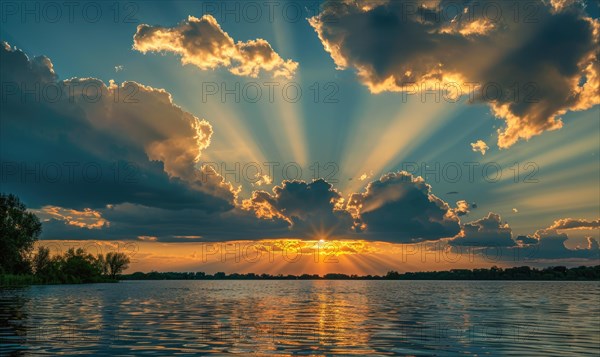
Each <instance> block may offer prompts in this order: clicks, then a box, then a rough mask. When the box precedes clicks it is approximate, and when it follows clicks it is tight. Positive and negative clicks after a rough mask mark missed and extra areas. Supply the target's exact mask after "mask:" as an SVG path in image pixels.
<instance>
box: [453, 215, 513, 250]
mask: <svg viewBox="0 0 600 357" xmlns="http://www.w3.org/2000/svg"><path fill="white" fill-rule="evenodd" d="M449 244H450V245H452V246H470V247H510V246H514V245H515V242H514V241H513V239H512V231H511V229H510V227H509V226H508V224H506V223H502V219H501V218H500V215H498V214H495V213H492V212H490V213H488V215H487V216H486V217H484V218H481V219H479V220H476V221H473V222H469V223H465V224H464V225H463V226H462V230H461V232H460V234H459V235H458V236H457V237H455V238H454V239H452V240H451V241H450V242H449Z"/></svg>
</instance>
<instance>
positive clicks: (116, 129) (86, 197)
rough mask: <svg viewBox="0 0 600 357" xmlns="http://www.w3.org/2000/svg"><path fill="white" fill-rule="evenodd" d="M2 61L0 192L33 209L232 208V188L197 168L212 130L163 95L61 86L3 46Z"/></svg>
mask: <svg viewBox="0 0 600 357" xmlns="http://www.w3.org/2000/svg"><path fill="white" fill-rule="evenodd" d="M0 51H1V55H2V56H1V64H2V66H1V67H2V68H1V75H2V79H3V105H2V108H1V109H0V114H1V115H2V119H3V130H2V133H1V135H2V143H1V145H2V159H3V163H2V164H3V169H4V170H5V171H4V176H3V190H9V191H14V192H25V194H24V197H23V198H24V199H27V201H28V204H29V205H30V206H31V205H33V206H34V207H35V206H37V207H41V206H59V207H65V208H68V209H76V210H81V209H84V208H90V209H96V208H101V207H104V206H105V205H107V204H118V203H123V202H132V203H138V204H143V205H157V206H161V207H166V206H169V207H172V208H182V207H186V206H189V205H191V206H194V207H197V208H202V209H204V210H207V211H219V210H227V209H231V208H232V207H233V204H234V201H235V195H236V193H235V191H234V190H233V188H232V187H231V185H228V184H226V183H225V182H224V180H223V178H222V177H220V176H219V175H217V174H216V173H214V174H210V175H207V174H206V173H207V172H206V171H207V170H209V169H205V168H197V167H196V166H197V163H198V161H199V158H200V156H201V155H202V151H203V150H205V149H206V148H207V147H208V146H209V145H210V138H211V136H212V127H211V125H210V124H209V123H208V122H207V121H206V120H203V119H199V118H197V117H195V116H194V115H192V114H190V113H188V112H185V111H183V110H182V109H181V108H180V107H179V106H177V105H176V104H174V102H173V99H172V97H171V95H170V94H169V93H168V92H167V91H165V90H163V89H156V88H152V87H149V86H144V85H142V84H139V83H136V82H124V83H122V84H121V85H118V84H116V83H114V82H112V81H111V82H110V83H109V84H108V85H106V84H105V83H104V82H102V81H100V80H98V79H94V78H71V79H67V80H58V78H57V75H56V73H55V72H54V68H53V66H52V62H51V61H50V60H49V59H48V58H46V57H35V58H33V59H29V58H28V57H27V56H26V55H25V53H23V52H22V51H20V50H18V49H12V48H10V46H9V45H8V44H6V43H4V44H3V46H2V47H1V48H0ZM32 88H33V89H36V88H37V89H36V90H34V91H33V92H34V93H33V94H31V93H32ZM26 91H29V93H30V94H27V92H26ZM28 172H29V174H28ZM28 175H29V176H28ZM32 180H33V181H34V182H35V184H32Z"/></svg>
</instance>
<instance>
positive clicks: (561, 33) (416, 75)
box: [309, 0, 600, 148]
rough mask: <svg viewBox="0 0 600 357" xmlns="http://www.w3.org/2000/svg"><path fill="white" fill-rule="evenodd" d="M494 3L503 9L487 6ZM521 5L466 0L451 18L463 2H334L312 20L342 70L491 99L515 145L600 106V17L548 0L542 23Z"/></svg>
mask: <svg viewBox="0 0 600 357" xmlns="http://www.w3.org/2000/svg"><path fill="white" fill-rule="evenodd" d="M492 2H493V5H494V7H495V8H496V9H498V12H499V13H500V14H501V15H503V16H498V18H495V17H493V16H491V15H490V14H488V13H487V12H485V11H481V9H482V8H483V9H485V8H486V5H487V3H492ZM430 5H433V6H430ZM514 5H515V4H513V3H509V2H496V1H492V0H487V1H482V2H479V3H478V7H475V6H473V5H470V4H467V3H465V4H464V6H463V5H461V6H462V7H464V11H458V12H457V13H456V14H455V15H456V16H452V17H450V16H448V14H449V13H453V12H452V10H453V9H454V11H455V12H456V8H457V7H458V6H457V4H455V3H454V4H449V5H448V8H446V7H445V6H446V5H445V4H444V2H440V3H434V4H429V2H425V1H423V2H416V3H415V2H414V1H412V2H408V3H407V2H406V1H380V2H378V3H376V4H371V6H362V4H360V3H359V2H353V1H344V2H339V1H328V2H326V3H325V4H324V6H323V10H322V12H321V13H320V14H319V15H317V16H314V17H312V18H310V19H309V23H310V24H311V26H312V27H313V28H314V29H315V31H316V32H317V34H318V37H319V39H320V40H321V42H322V44H323V46H324V48H325V50H326V51H327V52H329V54H330V55H331V58H332V59H333V61H334V62H335V64H336V65H337V68H338V69H346V68H353V69H355V70H356V71H357V74H358V77H359V79H360V81H361V82H362V83H363V84H364V85H366V86H367V87H368V88H369V89H370V90H371V92H373V93H380V92H384V91H388V92H413V91H418V92H419V91H420V92H424V91H429V90H432V89H433V90H438V91H441V92H444V93H447V95H448V98H449V99H448V100H450V101H453V100H454V99H456V98H455V97H456V95H457V93H458V90H460V93H461V94H462V95H461V97H463V98H466V97H468V98H469V101H471V100H476V101H480V102H485V103H487V104H489V105H490V107H491V109H492V112H493V114H494V115H495V116H497V117H498V118H500V119H502V120H504V122H505V126H504V127H502V128H500V129H499V130H498V146H499V147H500V148H508V147H510V146H512V145H513V144H515V143H516V142H517V141H519V140H523V139H525V140H527V139H529V138H531V137H533V136H535V135H539V134H541V133H542V132H544V131H548V130H556V129H559V128H561V127H562V125H563V123H562V120H561V118H560V116H561V115H563V114H565V113H566V112H568V111H577V110H586V109H589V108H591V107H592V106H594V105H598V104H600V94H599V93H600V76H599V74H600V62H598V58H599V57H600V56H599V53H598V46H599V39H600V30H599V29H600V22H599V20H598V19H597V18H596V19H595V18H591V17H590V16H589V15H587V13H586V12H585V6H581V3H580V2H576V1H566V0H565V1H559V0H557V1H553V2H552V4H548V3H544V2H540V3H539V4H538V6H537V8H536V9H537V10H539V11H538V12H537V13H536V14H535V18H534V19H533V20H534V21H531V19H529V21H527V20H528V19H525V18H523V17H519V18H518V19H514V18H513V17H512V16H509V15H508V14H513V12H514V8H513V6H514ZM410 9H412V10H413V11H410ZM477 9H479V11H477ZM459 99H460V98H459Z"/></svg>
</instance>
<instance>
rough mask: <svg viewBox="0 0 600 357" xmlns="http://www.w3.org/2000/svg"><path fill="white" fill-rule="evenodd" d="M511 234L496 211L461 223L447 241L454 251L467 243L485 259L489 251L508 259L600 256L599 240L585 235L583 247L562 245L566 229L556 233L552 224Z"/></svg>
mask: <svg viewBox="0 0 600 357" xmlns="http://www.w3.org/2000/svg"><path fill="white" fill-rule="evenodd" d="M561 221H562V220H561ZM578 221H579V220H578ZM557 222H558V221H557ZM510 237H511V229H510V227H509V226H508V224H506V223H504V224H503V223H501V219H500V216H498V215H497V214H494V213H489V214H488V216H487V217H484V218H482V219H480V220H477V221H475V222H470V223H466V224H464V226H463V231H462V232H461V234H460V235H459V236H457V237H456V238H454V239H452V240H450V241H448V244H449V245H451V246H452V247H453V250H454V251H456V252H460V251H461V250H460V249H461V248H464V247H469V248H472V249H473V252H474V253H475V254H480V255H483V256H486V258H488V259H489V258H490V255H491V258H492V260H502V261H507V262H510V261H512V262H514V261H521V262H523V261H528V262H536V261H539V262H543V261H545V260H555V259H563V260H577V261H581V263H585V262H584V261H586V260H598V259H600V249H599V246H598V241H597V240H596V239H595V238H592V237H587V240H588V246H587V247H586V248H576V249H569V248H568V247H567V246H566V245H565V243H566V242H567V241H568V239H569V237H568V236H567V234H566V233H559V232H558V231H557V230H555V229H551V228H547V229H540V230H538V231H536V232H535V233H534V234H532V235H528V236H525V235H521V236H518V237H517V238H515V241H512V239H511V238H510Z"/></svg>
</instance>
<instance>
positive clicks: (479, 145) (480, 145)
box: [471, 140, 490, 155]
mask: <svg viewBox="0 0 600 357" xmlns="http://www.w3.org/2000/svg"><path fill="white" fill-rule="evenodd" d="M489 148H490V147H489V146H487V144H486V143H485V141H483V140H477V142H474V143H471V149H472V150H473V151H475V152H480V153H481V155H485V152H486V151H487V150H488V149H489Z"/></svg>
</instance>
